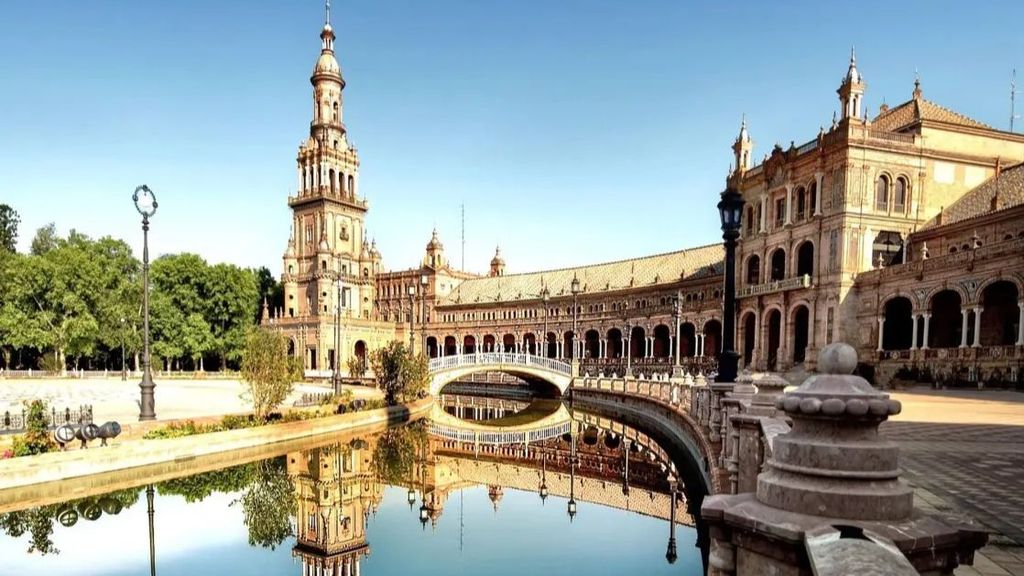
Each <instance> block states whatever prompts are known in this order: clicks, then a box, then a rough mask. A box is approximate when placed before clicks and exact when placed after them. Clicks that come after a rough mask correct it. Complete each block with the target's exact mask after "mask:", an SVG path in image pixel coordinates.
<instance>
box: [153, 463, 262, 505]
mask: <svg viewBox="0 0 1024 576" xmlns="http://www.w3.org/2000/svg"><path fill="white" fill-rule="evenodd" d="M256 466H257V464H256V463H254V462H252V463H249V464H242V465H241V466H232V467H231V468H224V469H222V470H211V471H210V472H203V473H202V474H193V475H191V476H184V477H181V478H174V479H172V480H167V481H165V482H161V483H160V484H157V488H158V489H159V490H160V493H161V494H174V495H177V496H183V497H184V498H185V501H186V502H189V503H192V502H202V501H203V500H205V499H206V498H207V497H208V496H210V495H211V494H213V493H214V492H216V493H221V494H229V493H232V492H241V491H242V490H245V489H246V488H247V487H248V486H249V485H250V484H252V482H253V479H254V478H255V476H256Z"/></svg>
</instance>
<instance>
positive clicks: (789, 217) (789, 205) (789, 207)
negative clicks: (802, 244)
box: [782, 183, 793, 226]
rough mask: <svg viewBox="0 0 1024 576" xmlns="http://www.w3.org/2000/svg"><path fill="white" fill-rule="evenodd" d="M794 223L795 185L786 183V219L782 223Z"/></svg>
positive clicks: (787, 224) (786, 224) (785, 224)
mask: <svg viewBox="0 0 1024 576" xmlns="http://www.w3.org/2000/svg"><path fill="white" fill-rule="evenodd" d="M792 223H793V185H792V184H788V183H787V184H786V220H785V221H784V222H783V223H782V224H783V225H784V226H789V225H791V224H792Z"/></svg>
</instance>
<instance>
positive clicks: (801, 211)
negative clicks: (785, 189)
mask: <svg viewBox="0 0 1024 576" xmlns="http://www.w3.org/2000/svg"><path fill="white" fill-rule="evenodd" d="M806 216H807V191H806V190H804V187H803V186H801V187H799V188H797V189H796V219H797V220H803V219H804V218H805V217H806Z"/></svg>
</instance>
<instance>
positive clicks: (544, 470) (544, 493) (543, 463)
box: [540, 453, 548, 506]
mask: <svg viewBox="0 0 1024 576" xmlns="http://www.w3.org/2000/svg"><path fill="white" fill-rule="evenodd" d="M540 457H541V460H540V505H541V506H543V505H544V502H545V501H546V500H547V499H548V456H547V454H543V453H542V454H541V455H540Z"/></svg>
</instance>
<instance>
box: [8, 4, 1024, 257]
mask: <svg viewBox="0 0 1024 576" xmlns="http://www.w3.org/2000/svg"><path fill="white" fill-rule="evenodd" d="M333 20H334V27H335V29H336V30H337V33H338V41H337V48H338V54H339V60H340V62H341V65H342V70H343V74H344V76H345V79H346V81H347V83H348V86H347V88H346V90H345V121H346V125H347V127H348V129H349V132H350V135H351V137H352V139H353V141H354V142H355V144H356V146H357V147H358V148H359V151H360V156H361V161H362V170H361V178H362V181H361V184H362V192H363V193H364V194H365V195H366V197H367V198H368V199H369V201H370V204H371V210H370V216H369V221H368V226H369V229H370V231H371V234H372V235H373V236H374V237H375V238H376V240H377V243H378V245H379V247H380V248H381V251H382V253H383V255H384V261H385V265H386V266H388V267H390V268H394V269H399V268H408V267H410V266H412V265H414V264H415V263H416V262H417V261H418V260H419V258H420V257H421V255H422V251H423V247H424V245H425V244H426V242H427V240H428V239H429V237H430V230H431V227H432V226H434V225H436V226H437V228H438V230H439V233H440V235H441V239H442V241H444V242H445V243H446V246H447V248H448V252H449V256H450V258H451V259H452V261H453V263H455V264H456V265H458V264H459V262H460V249H459V205H460V204H462V203H464V204H465V206H466V219H467V225H466V241H467V246H466V268H467V269H469V270H475V271H483V270H486V266H487V262H488V261H489V260H490V257H491V255H492V253H493V250H494V246H495V244H499V243H500V244H501V247H502V252H503V254H504V256H505V258H506V261H507V262H508V267H509V271H510V272H515V271H526V270H531V269H540V268H551V267H561V266H568V265H573V264H581V263H586V262H596V261H604V260H612V259H620V258H626V257H632V256H638V255H643V254H648V253H656V252H665V251H671V250H677V249H680V248H683V247H686V246H693V245H699V244H707V243H710V242H714V241H716V240H717V239H718V232H717V227H718V222H717V215H716V212H715V209H714V204H715V202H716V201H717V195H718V193H719V192H720V190H721V188H722V186H723V184H724V176H725V173H726V171H727V168H728V166H729V163H730V161H731V159H732V156H731V152H730V150H729V146H730V145H731V143H732V140H733V138H734V137H735V134H736V132H737V130H738V126H739V122H740V116H741V114H743V113H744V112H745V113H746V114H747V118H748V121H749V124H750V130H751V134H752V136H753V138H754V139H755V141H756V148H755V154H754V157H755V159H759V158H761V156H762V155H763V154H764V153H765V152H767V151H768V150H770V148H771V146H772V145H773V144H774V143H775V142H780V143H783V144H784V145H788V143H789V141H790V140H796V141H797V144H800V143H801V142H803V141H806V140H809V139H810V138H812V137H813V136H814V135H815V134H816V133H817V130H818V127H819V126H820V125H823V124H824V125H827V124H828V123H829V121H830V119H831V116H832V112H833V110H834V109H835V108H836V106H837V102H838V101H837V97H836V94H835V89H836V88H837V87H838V84H839V80H840V77H841V76H842V75H843V73H844V72H845V70H846V65H847V59H848V56H849V48H850V45H851V44H856V46H857V55H858V63H859V68H860V70H861V72H862V73H863V74H864V76H865V78H866V81H867V83H868V91H867V96H866V102H867V105H868V107H869V109H870V110H871V111H872V113H874V112H875V111H877V108H878V105H879V104H881V103H882V102H883V101H885V102H887V103H889V104H890V105H892V104H897V103H899V102H902V101H904V100H906V99H907V98H909V96H910V92H911V90H912V83H913V78H914V70H915V68H916V69H919V70H920V74H921V81H922V87H923V89H924V94H925V97H926V98H929V99H931V100H933V101H936V102H938V103H940V104H942V105H945V106H948V107H951V108H954V109H956V110H958V111H960V112H963V113H965V114H968V115H969V116H972V117H974V118H976V119H978V120H981V121H983V122H986V123H989V124H991V125H994V126H996V127H998V128H1002V129H1006V128H1007V124H1008V117H1009V100H1008V91H1009V75H1010V70H1011V68H1013V67H1014V66H1017V67H1018V68H1021V74H1020V75H1021V82H1020V84H1024V30H1022V29H1021V22H1022V21H1024V3H1022V2H1018V1H1006V2H996V1H992V2H984V3H968V2H951V1H921V2H909V1H908V2H884V3H883V2H858V3H854V4H850V3H840V2H820V1H817V2H782V3H753V2H751V3H745V2H727V3H725V2H722V3H719V2H715V3H711V2H707V3H693V2H683V1H669V0H665V1H662V0H634V1H630V2H622V1H621V0H620V1H611V0H559V1H557V2H551V1H545V0H518V1H515V2H511V1H497V0H493V1H484V0H430V1H424V0H349V1H346V0H335V1H334V18H333ZM322 21H323V5H322V2H321V1H319V0H249V1H244V2H243V1H241V0H218V1H213V0H177V1H175V2H166V1H163V2H161V1H157V0H137V1H128V0H90V1H88V2H72V1H70V0H50V1H29V0H12V1H10V2H5V3H4V4H3V6H2V8H0V202H5V203H9V204H12V205H13V206H14V207H15V208H16V209H17V210H18V211H19V212H20V213H21V217H22V226H21V228H22V230H21V235H22V239H21V243H20V245H21V247H22V248H23V249H27V246H28V243H29V240H30V238H31V236H32V234H33V233H34V230H35V229H36V228H38V227H39V226H42V225H43V224H45V223H47V222H49V221H54V222H56V224H57V226H58V228H59V229H60V230H62V231H66V230H67V229H69V228H77V229H79V230H81V231H83V232H86V233H88V234H91V235H94V236H100V235H105V234H110V235H113V236H117V237H121V238H125V239H128V240H129V241H130V242H131V243H132V244H133V245H134V246H137V245H138V244H140V242H141V241H140V239H139V238H138V237H139V236H140V231H139V227H138V225H139V222H138V218H137V215H136V213H135V212H134V209H133V207H132V206H131V200H130V196H131V192H132V190H133V189H134V187H135V186H136V185H138V184H141V183H147V184H149V185H150V187H152V188H153V189H154V191H155V192H156V194H157V197H158V199H159V202H160V208H159V211H158V213H157V215H156V217H155V219H154V222H153V230H152V242H153V251H154V253H155V254H161V253H165V252H179V251H193V252H198V253H200V254H201V255H203V256H204V257H206V258H207V259H208V260H210V261H214V262H220V261H228V262H234V263H237V264H240V265H245V266H259V265H266V266H268V267H270V268H271V269H272V270H274V271H279V270H280V265H281V264H280V262H281V253H282V252H283V250H284V247H285V243H286V241H287V236H288V226H289V222H290V220H289V216H288V209H287V206H286V204H285V201H286V197H287V195H288V193H289V192H290V191H292V188H293V186H294V184H295V180H296V177H295V163H294V158H295V153H296V149H297V146H298V144H299V142H300V141H301V140H302V139H303V138H304V137H305V136H306V135H307V134H308V123H309V120H310V116H311V112H310V85H309V74H310V72H311V70H312V66H313V63H314V61H315V59H316V56H317V54H318V51H319V39H318V37H317V36H318V34H319V31H320V27H321V25H322ZM1020 108H1022V109H1024V102H1022V106H1020ZM1020 125H1024V123H1022V124H1019V126H1020Z"/></svg>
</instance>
